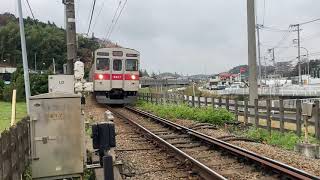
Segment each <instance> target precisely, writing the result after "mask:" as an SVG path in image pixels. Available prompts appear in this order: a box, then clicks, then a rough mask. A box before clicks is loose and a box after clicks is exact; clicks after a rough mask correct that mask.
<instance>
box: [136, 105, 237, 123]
mask: <svg viewBox="0 0 320 180" xmlns="http://www.w3.org/2000/svg"><path fill="white" fill-rule="evenodd" d="M137 106H138V107H139V108H141V109H143V110H146V111H150V112H153V113H155V114H156V115H158V116H160V117H163V118H168V119H188V120H195V121H198V122H203V123H211V124H215V125H223V124H224V123H226V122H230V121H234V119H235V118H234V115H233V114H232V113H230V112H228V111H227V110H226V109H211V108H192V107H189V106H187V105H185V104H181V105H176V104H166V105H156V104H152V103H148V102H144V101H139V102H138V103H137Z"/></svg>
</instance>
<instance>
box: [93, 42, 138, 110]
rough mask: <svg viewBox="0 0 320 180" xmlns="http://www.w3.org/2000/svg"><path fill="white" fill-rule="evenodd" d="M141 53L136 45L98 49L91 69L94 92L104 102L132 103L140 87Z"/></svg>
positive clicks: (99, 100) (97, 98)
mask: <svg viewBox="0 0 320 180" xmlns="http://www.w3.org/2000/svg"><path fill="white" fill-rule="evenodd" d="M139 62H140V53H139V52H138V51H136V50H134V49H128V48H122V47H112V48H101V49H97V50H96V51H95V53H94V63H93V65H92V67H91V71H90V81H91V82H93V89H94V95H95V97H96V100H97V102H98V103H100V104H132V103H134V102H135V101H136V98H137V92H138V89H139Z"/></svg>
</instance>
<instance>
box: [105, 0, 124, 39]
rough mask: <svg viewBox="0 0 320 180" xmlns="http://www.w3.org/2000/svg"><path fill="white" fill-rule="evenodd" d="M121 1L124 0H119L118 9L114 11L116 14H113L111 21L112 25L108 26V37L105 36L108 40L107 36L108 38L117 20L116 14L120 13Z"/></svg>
mask: <svg viewBox="0 0 320 180" xmlns="http://www.w3.org/2000/svg"><path fill="white" fill-rule="evenodd" d="M121 3H122V1H121V0H120V1H119V4H118V7H117V8H116V11H115V12H114V15H113V17H112V20H111V23H110V25H108V26H107V27H108V30H107V34H106V37H105V39H106V40H107V38H108V36H109V32H110V31H111V28H112V26H113V23H114V20H115V18H116V15H117V14H118V10H119V8H120V5H121Z"/></svg>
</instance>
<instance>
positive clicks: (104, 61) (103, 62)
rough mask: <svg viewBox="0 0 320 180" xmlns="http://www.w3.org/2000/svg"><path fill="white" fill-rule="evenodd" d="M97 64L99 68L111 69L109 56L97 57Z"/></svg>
mask: <svg viewBox="0 0 320 180" xmlns="http://www.w3.org/2000/svg"><path fill="white" fill-rule="evenodd" d="M96 66H97V70H104V71H108V70H109V69H110V60H109V58H97V61H96Z"/></svg>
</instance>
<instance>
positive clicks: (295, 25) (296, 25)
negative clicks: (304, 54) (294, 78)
mask: <svg viewBox="0 0 320 180" xmlns="http://www.w3.org/2000/svg"><path fill="white" fill-rule="evenodd" d="M291 27H295V28H296V29H295V31H297V32H298V37H297V41H298V67H299V84H300V85H302V77H301V55H300V48H301V47H300V24H294V25H291Z"/></svg>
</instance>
